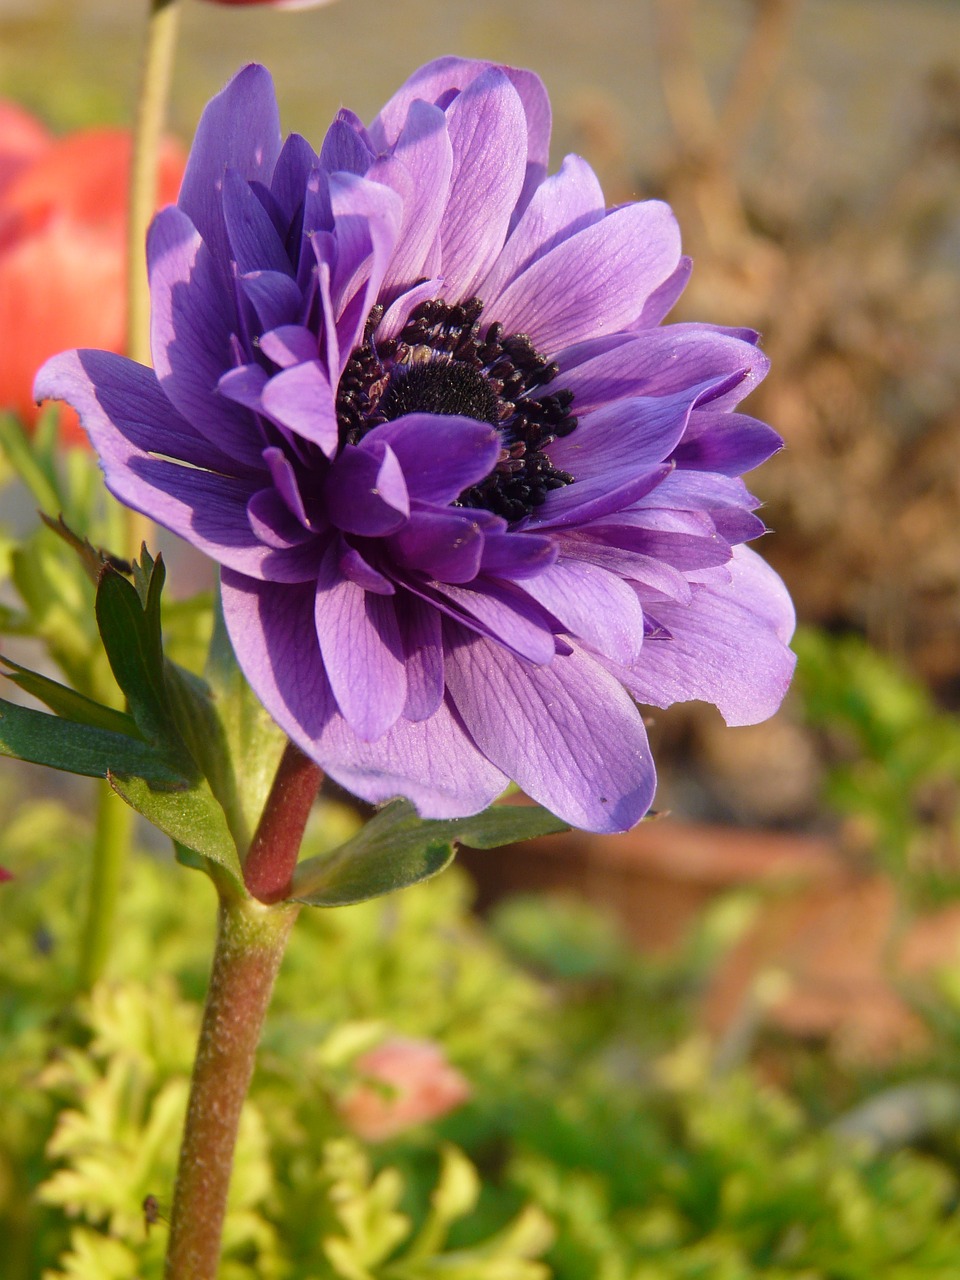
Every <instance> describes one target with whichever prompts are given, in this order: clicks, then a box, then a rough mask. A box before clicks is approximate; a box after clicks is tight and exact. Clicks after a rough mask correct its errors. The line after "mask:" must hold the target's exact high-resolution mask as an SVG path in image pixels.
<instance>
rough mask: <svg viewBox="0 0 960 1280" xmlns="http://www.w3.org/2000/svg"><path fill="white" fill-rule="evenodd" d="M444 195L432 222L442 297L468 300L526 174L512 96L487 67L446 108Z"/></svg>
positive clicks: (519, 110) (522, 128) (503, 233)
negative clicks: (437, 219) (438, 217)
mask: <svg viewBox="0 0 960 1280" xmlns="http://www.w3.org/2000/svg"><path fill="white" fill-rule="evenodd" d="M447 128H448V130H449V133H450V141H451V144H452V146H453V172H452V174H451V177H450V196H449V199H448V201H447V207H446V209H445V210H444V213H443V218H442V221H441V224H440V270H441V273H442V275H443V279H444V285H445V290H446V295H447V297H449V298H456V299H462V298H468V297H470V296H471V294H472V293H473V292H474V291H475V287H476V285H477V283H478V281H480V280H482V279H483V277H484V276H485V275H486V274H487V272H488V270H489V269H490V266H491V265H492V263H493V261H494V259H495V258H496V256H497V254H498V253H499V252H500V249H501V247H502V245H503V243H504V241H505V240H506V237H507V231H508V229H509V226H510V219H511V217H512V215H513V211H514V209H515V208H516V206H517V201H518V199H519V197H520V192H521V190H522V188H523V183H524V177H525V174H526V160H527V153H526V142H527V126H526V118H525V116H524V113H523V105H522V103H521V101H520V97H519V94H518V93H517V91H516V89H515V88H514V87H513V85H512V84H511V82H510V80H509V79H508V78H507V76H506V75H505V74H504V73H503V72H502V71H500V70H499V69H498V68H496V67H491V68H490V69H489V70H488V71H485V72H484V73H483V74H482V75H480V76H478V77H477V79H476V80H474V81H473V83H472V84H470V85H469V86H468V87H467V88H466V89H464V91H463V92H462V93H461V94H459V95H458V97H457V98H455V99H454V101H453V102H452V103H451V105H450V107H449V108H448V111H447Z"/></svg>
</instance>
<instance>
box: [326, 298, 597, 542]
mask: <svg viewBox="0 0 960 1280" xmlns="http://www.w3.org/2000/svg"><path fill="white" fill-rule="evenodd" d="M482 311H483V303H482V302H481V301H480V299H479V298H468V299H467V301H466V302H463V303H459V304H450V303H447V302H444V301H443V299H442V298H432V299H430V300H429V301H427V302H422V303H420V305H419V306H418V307H416V308H415V309H414V310H413V311H412V312H411V313H410V317H409V319H408V320H407V323H406V324H405V325H404V327H403V329H402V330H401V332H400V334H399V336H398V337H397V338H391V339H387V340H384V341H378V340H377V328H378V327H379V325H380V322H381V320H382V319H383V308H382V307H380V306H376V307H374V308H373V310H372V311H371V312H370V315H369V317H368V319H367V324H366V328H365V330H364V335H363V342H362V343H361V345H360V346H359V347H357V348H356V350H355V351H354V352H353V353H352V355H351V356H350V359H349V360H348V362H347V365H346V367H345V369H344V371H343V374H342V376H341V378H340V386H339V389H338V393H337V421H338V423H339V427H340V444H341V447H342V446H343V445H345V444H356V443H357V442H358V441H359V440H361V439H363V437H364V436H365V435H366V433H367V432H368V431H369V430H371V428H373V427H376V426H379V425H380V424H381V423H383V422H390V421H392V420H393V419H394V418H399V417H402V416H403V415H404V414H408V413H437V414H445V415H449V414H456V415H461V416H463V417H467V418H475V419H476V420H477V421H478V422H490V423H492V424H493V425H494V426H495V427H497V428H498V430H499V431H500V436H501V439H502V442H503V448H502V449H501V453H500V458H499V460H498V462H497V465H496V466H495V467H494V469H493V471H492V472H491V473H490V475H488V476H487V477H486V478H485V479H484V480H481V481H480V483H479V484H476V485H472V486H471V487H470V488H469V489H467V490H466V491H465V492H464V493H462V494H461V495H460V497H459V498H458V500H457V505H458V506H463V507H482V508H484V509H485V510H487V511H492V512H493V513H494V514H495V515H499V516H503V517H504V518H505V519H506V520H510V521H515V520H521V519H523V517H524V516H528V515H530V514H532V512H533V511H534V510H535V509H536V508H537V507H539V506H541V505H542V504H543V503H544V502H545V501H546V498H547V494H548V493H549V492H550V491H551V489H559V488H561V487H562V486H563V485H567V484H572V483H573V479H574V477H573V476H572V475H570V473H569V472H567V471H561V470H560V469H559V468H558V467H555V466H554V465H553V463H552V462H551V460H550V457H549V454H548V453H547V452H546V450H547V448H548V446H549V445H551V444H552V443H553V441H554V440H556V439H557V437H558V436H566V435H569V434H570V432H571V431H573V430H574V428H575V427H576V425H577V419H576V418H575V417H574V416H573V415H572V414H571V413H570V406H571V405H572V403H573V392H572V391H565V390H559V391H549V392H548V391H547V390H546V387H547V385H548V383H551V382H552V381H553V380H554V379H555V378H556V376H557V374H558V373H559V368H558V366H557V365H556V364H554V363H551V362H549V361H547V360H545V359H544V357H543V356H541V355H540V354H539V353H538V352H537V351H536V349H535V348H534V346H533V344H532V343H531V342H530V339H529V338H528V337H527V336H526V335H525V334H522V333H514V334H505V333H504V329H503V325H502V324H497V323H493V324H488V325H485V326H482V325H481V323H480V314H481V312H482Z"/></svg>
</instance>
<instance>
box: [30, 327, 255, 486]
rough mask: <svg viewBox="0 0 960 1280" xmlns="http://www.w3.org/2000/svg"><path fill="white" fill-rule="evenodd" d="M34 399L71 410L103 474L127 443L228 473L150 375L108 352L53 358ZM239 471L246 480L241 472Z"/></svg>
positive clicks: (227, 463) (39, 378)
mask: <svg viewBox="0 0 960 1280" xmlns="http://www.w3.org/2000/svg"><path fill="white" fill-rule="evenodd" d="M33 393H34V396H35V397H36V399H37V400H47V399H50V400H66V401H68V402H69V403H70V404H72V405H73V407H74V408H75V409H76V410H77V412H78V413H79V415H80V421H81V422H82V424H83V427H84V429H85V431H86V432H87V435H88V436H89V437H90V443H91V444H92V445H93V447H94V449H95V450H96V451H97V453H98V454H100V455H101V460H102V461H103V462H104V467H105V469H106V459H105V456H104V455H105V453H106V454H109V456H110V457H111V458H112V457H114V456H117V457H122V458H126V457H127V456H128V450H127V442H129V444H130V445H132V446H133V447H134V448H135V449H136V450H137V451H142V452H144V453H146V452H147V451H148V450H153V451H155V452H156V453H162V454H166V455H167V456H168V457H171V458H180V459H182V460H183V461H184V462H189V463H190V464H191V465H192V466H195V467H204V468H210V469H211V470H216V471H227V470H230V469H231V467H232V466H233V464H232V463H231V460H230V459H229V458H228V457H227V456H226V455H224V454H222V453H221V452H220V450H219V449H217V448H216V447H215V446H214V445H213V444H211V443H210V441H209V440H206V439H204V438H203V436H201V434H200V432H199V431H197V429H196V428H195V427H193V426H191V424H190V423H189V422H187V420H186V419H185V418H182V417H181V416H180V414H179V413H177V411H176V409H175V408H174V407H173V405H172V404H171V403H170V401H169V400H168V399H167V397H166V396H165V395H164V393H163V391H162V390H161V388H160V385H159V384H158V382H157V375H156V374H155V373H154V371H153V370H152V369H148V368H146V366H145V365H142V364H137V363H136V362H135V361H133V360H128V359H127V358H126V357H125V356H118V355H114V354H113V352H112V351H64V352H62V353H61V354H60V355H58V356H53V357H52V359H50V360H48V361H47V362H46V364H45V365H43V367H42V368H41V369H40V372H39V373H38V374H37V378H36V382H35V384H34V388H33ZM235 469H237V468H235ZM262 469H263V467H262V463H261V470H262ZM238 470H240V471H241V472H242V473H243V474H247V472H246V470H245V469H244V468H239V469H238Z"/></svg>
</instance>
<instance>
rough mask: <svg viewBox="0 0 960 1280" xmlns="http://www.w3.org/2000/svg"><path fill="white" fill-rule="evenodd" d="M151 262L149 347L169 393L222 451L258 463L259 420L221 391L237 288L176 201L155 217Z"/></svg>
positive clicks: (150, 242) (260, 443)
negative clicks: (226, 281)
mask: <svg viewBox="0 0 960 1280" xmlns="http://www.w3.org/2000/svg"><path fill="white" fill-rule="evenodd" d="M147 262H148V266H149V273H150V297H151V304H152V305H151V320H150V336H151V343H150V345H151V349H152V352H153V364H154V368H155V369H156V371H157V377H158V378H159V379H160V385H161V386H162V387H163V390H164V394H165V395H166V397H167V399H168V400H169V401H170V402H171V404H172V405H173V406H174V407H175V408H176V409H177V410H179V412H180V413H181V414H182V415H183V417H185V418H186V419H187V420H188V421H189V422H191V423H193V425H194V426H195V427H196V428H197V430H198V431H200V432H202V433H203V435H205V436H207V437H208V438H209V439H210V440H211V441H212V442H213V443H214V444H215V445H216V446H217V448H218V449H219V451H220V452H221V453H222V454H226V455H227V456H228V457H232V458H235V459H236V460H237V461H238V462H241V463H243V464H245V465H246V466H248V467H249V466H253V467H256V466H258V465H259V462H260V450H261V449H262V448H263V440H262V438H261V436H260V432H259V429H258V427H257V425H256V422H255V420H254V419H253V418H252V417H251V416H250V414H249V413H248V411H247V410H246V409H244V408H242V407H241V406H240V405H238V404H235V403H232V402H231V401H230V400H227V399H226V398H225V397H224V396H222V395H220V394H219V391H218V389H217V387H218V383H219V381H220V377H221V375H222V374H223V373H224V371H225V370H227V369H230V368H232V367H233V365H234V364H235V361H234V359H233V345H232V335H233V333H234V331H235V329H236V324H237V319H236V312H235V309H234V306H233V299H232V294H231V292H230V291H228V290H226V289H224V288H223V287H222V286H221V285H220V284H219V283H218V280H217V275H216V270H215V267H214V264H213V261H212V259H211V257H210V254H209V252H208V251H207V248H206V246H205V245H204V244H203V243H202V241H201V240H200V236H199V234H198V232H197V231H196V229H195V228H194V227H193V225H192V223H191V222H190V220H189V219H188V218H187V217H186V215H185V214H183V213H181V211H180V210H179V209H177V208H176V207H174V206H171V207H169V208H167V209H163V210H162V211H161V212H160V213H158V214H157V216H156V218H154V220H153V225H152V226H151V228H150V234H149V236H148V239H147Z"/></svg>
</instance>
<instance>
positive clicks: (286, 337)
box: [259, 324, 317, 369]
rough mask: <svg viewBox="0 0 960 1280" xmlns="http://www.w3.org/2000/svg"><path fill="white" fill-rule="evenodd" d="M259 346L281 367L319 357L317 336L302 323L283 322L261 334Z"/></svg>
mask: <svg viewBox="0 0 960 1280" xmlns="http://www.w3.org/2000/svg"><path fill="white" fill-rule="evenodd" d="M259 346H260V350H261V351H262V352H263V354H264V355H265V356H266V357H267V359H268V360H272V361H273V363H274V364H278V365H279V366H280V368H281V369H289V368H291V366H293V365H295V364H301V363H307V362H308V361H310V360H316V359H317V336H316V334H315V333H313V331H312V330H310V329H308V328H307V327H306V326H305V325H302V324H282V325H280V326H279V328H277V329H272V330H271V331H270V332H269V333H264V334H261V336H260V340H259Z"/></svg>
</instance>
